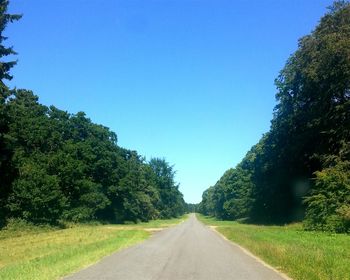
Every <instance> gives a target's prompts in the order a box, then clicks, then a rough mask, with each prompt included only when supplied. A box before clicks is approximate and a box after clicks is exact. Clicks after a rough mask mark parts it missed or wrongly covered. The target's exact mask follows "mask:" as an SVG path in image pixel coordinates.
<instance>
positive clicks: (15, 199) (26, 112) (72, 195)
mask: <svg viewBox="0 0 350 280" xmlns="http://www.w3.org/2000/svg"><path fill="white" fill-rule="evenodd" d="M8 3H9V2H8V1H3V0H0V32H1V34H0V59H1V61H0V90H1V92H0V93H1V94H0V228H1V227H2V226H4V225H5V224H6V220H7V219H9V218H22V219H25V220H27V221H30V222H33V223H50V224H57V223H58V222H60V221H73V222H84V221H91V220H103V221H109V222H124V221H134V222H137V221H148V220H150V219H155V218H171V217H176V216H179V215H182V214H183V213H184V212H185V210H186V209H185V202H184V200H183V197H182V194H181V192H180V191H179V189H178V185H177V184H176V183H175V181H174V171H173V168H172V167H171V166H169V164H168V163H167V162H165V161H164V160H161V159H152V160H151V162H150V163H148V162H146V161H145V159H144V158H142V157H141V156H139V155H138V154H137V152H135V151H130V150H127V149H123V148H121V147H119V146H118V145H117V135H116V134H115V133H114V132H112V131H110V130H109V129H108V128H107V127H104V126H102V125H97V124H94V123H93V122H91V120H90V119H88V118H87V117H86V116H85V114H84V113H83V112H79V113H77V114H69V113H67V112H65V111H61V110H59V109H57V108H56V107H54V106H51V107H47V106H44V105H42V104H40V103H39V101H38V97H37V96H35V95H34V94H33V92H31V91H29V90H10V89H9V88H8V87H7V86H6V85H5V82H4V80H10V79H11V78H12V77H11V75H10V72H9V71H10V69H11V68H12V67H13V66H14V65H15V64H16V61H5V57H6V56H8V55H13V54H15V52H14V51H13V49H12V47H6V46H4V45H3V42H4V40H6V37H4V35H3V31H4V29H5V27H6V25H7V24H8V23H9V22H12V21H15V20H18V19H19V18H20V17H21V16H20V15H10V14H7V7H8Z"/></svg>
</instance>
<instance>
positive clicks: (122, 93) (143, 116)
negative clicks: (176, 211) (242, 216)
mask: <svg viewBox="0 0 350 280" xmlns="http://www.w3.org/2000/svg"><path fill="white" fill-rule="evenodd" d="M331 3H332V1H321V0H308V1H305V0H264V1H258V0H251V1H248V0H235V1H232V0H228V1H222V0H210V1H209V0H200V1H199V0H198V1H197V0H196V1H194V0H150V1H145V0H139V1H134V0H124V1H118V0H108V1H107V0H74V1H72V0H50V1H47V0H31V1H27V0H12V3H11V6H10V11H11V12H17V13H23V14H24V17H23V19H22V20H21V21H20V22H17V23H15V24H12V25H11V26H9V28H8V29H7V32H6V34H7V35H8V36H9V37H10V39H9V43H10V44H13V45H14V46H15V50H16V51H18V53H19V56H18V59H19V62H18V65H17V66H16V68H15V69H14V70H13V71H12V73H13V74H14V76H15V77H14V79H13V81H12V82H11V85H12V86H17V87H18V88H26V89H31V90H33V91H34V92H35V93H36V94H37V95H38V96H39V97H40V102H42V103H44V104H46V105H51V104H53V105H55V106H56V107H58V108H60V109H63V110H67V111H69V112H71V113H76V112H78V111H84V112H86V113H87V115H88V116H89V117H90V118H91V119H92V120H93V121H94V122H96V123H100V124H103V125H105V126H108V127H110V128H111V129H112V130H113V131H115V132H116V133H117V135H118V139H119V140H118V142H119V145H121V146H123V147H126V148H129V149H133V150H137V151H138V152H139V153H140V154H141V155H144V156H146V158H147V159H150V158H151V157H161V158H163V157H164V158H165V159H166V160H167V161H168V162H170V163H171V164H174V165H175V169H176V170H177V175H176V179H177V181H178V182H179V183H180V184H181V186H180V190H181V191H182V192H183V194H184V196H185V200H186V201H187V202H195V203H196V202H199V201H200V200H201V195H202V192H203V191H204V190H205V189H206V188H208V187H209V186H211V185H213V184H215V182H216V181H217V180H218V179H219V178H220V176H221V175H222V174H223V173H224V171H225V170H227V169H228V168H230V167H234V166H235V165H236V164H237V163H239V162H240V160H241V159H242V158H243V157H244V155H245V153H246V152H247V151H248V150H249V149H250V147H251V146H252V145H254V144H255V143H257V141H258V140H259V139H260V137H261V136H262V134H263V133H264V132H266V131H268V130H269V126H270V120H271V117H272V110H273V107H274V105H275V97H274V96H275V92H276V90H275V86H274V79H275V78H276V77H277V75H278V72H279V71H280V70H281V69H282V67H283V66H284V64H285V61H286V59H287V58H288V57H289V55H290V54H291V53H292V52H294V51H295V50H296V48H297V40H298V38H300V37H301V36H303V35H306V34H308V33H309V32H310V31H311V30H312V29H313V28H314V27H315V25H316V24H317V22H318V20H319V18H320V17H321V16H322V15H323V14H324V13H325V11H326V7H327V6H329V5H330V4H331Z"/></svg>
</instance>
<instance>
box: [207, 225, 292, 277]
mask: <svg viewBox="0 0 350 280" xmlns="http://www.w3.org/2000/svg"><path fill="white" fill-rule="evenodd" d="M201 223H202V222H201ZM202 224H203V223H202ZM203 225H204V226H206V227H208V228H209V229H211V230H212V231H213V232H215V233H216V234H218V235H219V236H220V237H221V238H223V239H225V240H226V241H227V242H229V243H230V244H231V245H233V246H235V247H237V248H238V249H240V250H241V251H242V252H243V253H244V254H246V255H248V256H249V257H251V258H253V259H255V260H256V261H257V262H259V263H261V264H262V265H263V266H265V267H267V268H269V269H271V270H273V271H274V272H276V273H277V274H278V275H280V276H281V277H282V278H284V279H285V280H293V279H292V278H290V277H289V276H288V275H287V274H285V273H284V272H282V271H279V270H278V269H277V268H275V267H273V266H271V265H269V264H268V263H266V262H265V261H264V260H262V259H260V258H259V257H258V256H256V255H254V254H253V253H252V252H250V251H249V250H248V249H246V248H244V247H242V246H241V245H239V244H237V243H236V242H233V241H231V240H230V239H228V238H227V237H226V236H225V235H223V234H222V233H221V232H219V231H217V230H216V227H215V226H208V225H205V224H203Z"/></svg>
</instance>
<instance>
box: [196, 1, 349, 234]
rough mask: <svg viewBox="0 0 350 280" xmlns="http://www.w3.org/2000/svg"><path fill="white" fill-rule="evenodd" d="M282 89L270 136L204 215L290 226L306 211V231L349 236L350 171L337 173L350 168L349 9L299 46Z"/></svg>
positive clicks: (207, 197)
mask: <svg viewBox="0 0 350 280" xmlns="http://www.w3.org/2000/svg"><path fill="white" fill-rule="evenodd" d="M276 86H277V94H276V99H277V106H276V107H275V110H274V117H273V119H272V122H271V128H270V131H269V132H268V133H266V134H265V135H264V136H263V137H262V139H261V140H260V142H259V143H258V144H257V145H255V146H254V147H253V148H252V150H251V151H250V152H249V153H248V154H247V155H246V157H245V158H244V159H243V160H242V162H241V163H240V164H239V165H238V166H237V167H236V168H235V169H231V170H229V171H227V172H226V173H225V174H224V175H223V176H222V178H221V179H220V180H219V181H218V182H217V183H216V184H215V186H213V187H211V188H209V189H208V190H207V191H206V192H204V194H203V200H202V202H201V204H200V206H199V209H200V211H201V212H202V213H205V214H209V215H213V216H215V217H217V218H220V219H240V218H249V220H250V221H253V222H259V223H286V222H291V221H299V220H302V219H303V218H304V213H305V208H306V213H307V220H306V221H307V222H306V224H307V228H314V229H325V230H333V231H334V230H335V231H338V232H340V231H346V230H348V228H347V227H348V226H347V222H346V220H344V217H347V215H348V210H349V209H348V204H349V201H348V200H347V199H336V198H335V197H338V196H339V192H346V191H345V190H346V187H345V185H344V184H345V183H344V180H345V179H344V178H347V176H348V173H349V171H348V169H346V168H343V167H342V168H340V167H334V166H339V164H340V166H342V162H344V164H345V163H346V162H348V161H349V160H350V148H349V146H350V145H349V143H350V126H349V124H350V4H349V2H345V1H337V2H335V3H334V4H333V6H332V7H331V8H330V9H329V12H328V13H327V14H326V15H325V16H324V17H323V18H322V19H321V20H320V23H319V25H318V26H317V27H316V28H315V30H314V31H313V32H312V33H311V34H310V35H307V36H305V37H303V38H301V39H300V40H299V48H298V50H297V51H296V52H295V53H294V54H293V55H292V56H291V57H290V58H289V59H288V61H287V63H286V65H285V67H284V68H283V69H282V71H281V72H280V75H279V76H278V78H277V79H276ZM335 174H337V175H335ZM310 190H311V192H310ZM321 190H324V191H325V192H326V193H327V196H326V198H324V199H323V198H321V193H322V191H321ZM341 190H342V191H341ZM343 194H344V193H343ZM308 195H310V197H309V198H306V199H305V203H303V200H304V198H305V196H307V197H308ZM326 205H327V206H326ZM318 211H322V213H323V214H320V217H319V218H317V217H316V216H317V215H318Z"/></svg>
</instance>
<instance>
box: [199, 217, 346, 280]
mask: <svg viewBox="0 0 350 280" xmlns="http://www.w3.org/2000/svg"><path fill="white" fill-rule="evenodd" d="M197 217H198V219H199V220H200V221H202V222H203V223H204V224H206V225H210V226H215V229H216V230H217V231H219V232H220V233H221V234H223V235H224V236H225V237H226V238H227V239H229V240H231V241H233V242H235V243H237V244H239V245H241V246H242V247H244V248H246V249H248V250H249V251H250V252H252V253H253V254H254V255H256V256H258V257H260V258H261V259H262V260H264V261H265V262H266V263H268V264H270V265H272V266H273V267H275V268H277V269H278V270H279V271H281V272H284V273H286V274H287V275H288V276H290V277H291V278H293V279H295V280H319V279H322V280H349V279H350V235H346V234H331V233H324V232H310V231H304V230H303V229H302V226H301V224H292V225H286V226H258V225H247V224H240V223H237V222H233V221H218V220H216V219H214V218H211V217H206V216H203V215H200V214H197Z"/></svg>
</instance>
